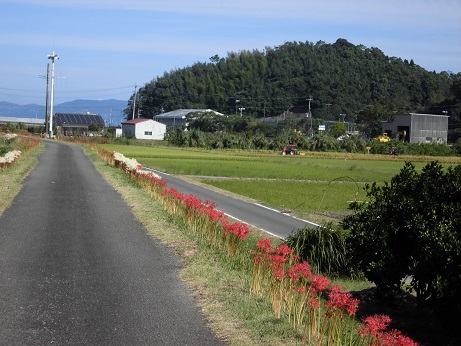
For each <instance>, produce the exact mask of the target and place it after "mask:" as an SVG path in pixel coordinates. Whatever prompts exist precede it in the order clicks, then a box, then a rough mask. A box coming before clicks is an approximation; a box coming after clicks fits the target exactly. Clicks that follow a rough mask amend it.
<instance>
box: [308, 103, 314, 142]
mask: <svg viewBox="0 0 461 346" xmlns="http://www.w3.org/2000/svg"><path fill="white" fill-rule="evenodd" d="M307 100H308V101H309V113H308V114H309V115H308V117H309V118H311V127H310V129H309V131H310V133H311V136H312V135H313V134H314V129H313V128H312V113H311V101H312V100H313V99H312V96H309V98H308V99H307Z"/></svg>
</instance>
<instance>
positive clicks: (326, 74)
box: [125, 39, 461, 121]
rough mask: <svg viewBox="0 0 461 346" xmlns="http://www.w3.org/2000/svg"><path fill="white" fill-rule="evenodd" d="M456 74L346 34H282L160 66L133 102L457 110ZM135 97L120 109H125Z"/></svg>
mask: <svg viewBox="0 0 461 346" xmlns="http://www.w3.org/2000/svg"><path fill="white" fill-rule="evenodd" d="M460 79H461V78H460V77H459V74H458V75H454V74H452V73H448V72H442V73H439V74H437V73H435V72H428V71H426V70H425V69H423V68H422V67H420V66H418V65H417V64H416V63H415V62H414V61H412V60H411V61H410V62H408V61H407V60H402V59H401V58H396V57H388V56H386V55H385V54H384V53H383V52H382V51H381V50H379V49H378V48H375V47H372V48H367V47H364V46H363V45H358V46H356V45H354V44H352V43H349V42H348V41H347V40H345V39H338V40H337V41H336V42H335V43H333V44H326V43H324V42H322V41H319V42H317V43H315V44H314V43H312V42H286V43H285V44H283V45H280V46H277V47H266V48H265V50H264V51H258V50H254V51H249V50H243V51H240V52H238V53H236V52H230V53H228V55H227V57H225V58H221V57H219V56H218V55H214V56H212V57H211V58H210V62H208V63H202V62H197V63H195V64H193V65H191V66H188V67H185V68H180V69H176V70H172V71H170V72H165V73H164V74H163V76H160V77H156V78H154V79H153V80H152V81H151V82H148V83H146V84H145V85H144V86H143V87H141V88H140V89H139V91H138V92H137V95H136V108H137V109H139V110H140V114H142V116H143V117H146V118H149V117H153V116H154V115H156V114H159V113H161V112H162V111H171V110H175V109H179V108H202V109H208V108H209V109H214V110H217V111H219V112H221V113H224V114H235V113H236V108H237V106H239V107H244V108H245V114H246V115H252V116H255V117H263V116H266V117H267V116H274V115H280V114H282V113H284V112H285V111H286V110H287V109H289V110H291V111H292V112H293V113H307V111H308V108H309V104H310V106H311V111H312V114H313V116H314V118H325V119H329V120H338V118H337V117H338V114H340V113H343V114H347V116H348V117H351V118H352V117H353V116H354V115H356V114H358V112H359V111H361V110H363V109H365V108H366V107H368V106H369V105H375V104H380V105H382V106H383V107H386V108H387V109H389V110H392V111H397V112H408V111H411V112H419V111H424V110H427V109H429V108H430V107H431V106H436V107H439V108H435V111H437V113H436V114H441V111H442V110H443V109H442V108H440V107H442V105H447V106H450V108H449V111H450V115H451V116H454V117H456V114H459V113H460V106H459V99H460V90H459V89H460V86H459V85H460V82H459V80H460ZM310 96H312V99H311V102H309V101H308V99H309V98H310ZM134 98H135V95H133V96H132V97H131V99H130V100H129V102H128V103H129V106H128V108H127V109H126V110H125V112H126V114H127V116H128V117H129V116H130V114H132V111H133V110H132V106H133V103H134ZM236 100H239V102H238V103H237V102H236ZM456 100H458V101H456ZM327 105H330V106H327ZM137 109H136V110H135V112H137ZM380 120H382V119H380ZM450 121H452V120H451V117H450Z"/></svg>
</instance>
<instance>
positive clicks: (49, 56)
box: [48, 51, 59, 138]
mask: <svg viewBox="0 0 461 346" xmlns="http://www.w3.org/2000/svg"><path fill="white" fill-rule="evenodd" d="M48 59H51V96H50V121H49V130H48V136H49V137H50V138H52V137H53V106H54V61H55V60H57V59H59V55H56V54H54V51H53V54H51V55H48Z"/></svg>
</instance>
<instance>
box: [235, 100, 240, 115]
mask: <svg viewBox="0 0 461 346" xmlns="http://www.w3.org/2000/svg"><path fill="white" fill-rule="evenodd" d="M239 102H240V100H235V115H238V113H237V104H238V103H239Z"/></svg>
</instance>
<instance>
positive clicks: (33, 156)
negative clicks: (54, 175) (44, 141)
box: [0, 145, 45, 214]
mask: <svg viewBox="0 0 461 346" xmlns="http://www.w3.org/2000/svg"><path fill="white" fill-rule="evenodd" d="M44 149H45V146H44V145H40V146H39V147H37V148H35V149H32V150H29V151H26V152H23V153H22V154H21V156H20V157H19V160H18V161H17V162H16V163H15V164H14V165H12V166H11V167H9V168H7V169H0V196H1V198H0V214H2V213H3V212H4V211H5V209H6V208H8V207H9V206H10V205H11V202H12V201H13V199H14V197H15V196H16V195H17V194H18V192H19V191H20V189H21V183H22V181H23V180H24V178H25V177H26V176H27V175H28V174H29V172H30V171H31V170H32V169H33V168H34V167H35V165H36V164H37V156H38V155H39V154H40V153H41V152H42V151H43V150H44Z"/></svg>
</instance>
